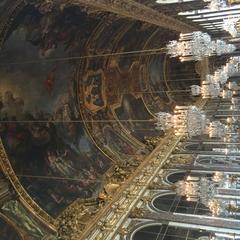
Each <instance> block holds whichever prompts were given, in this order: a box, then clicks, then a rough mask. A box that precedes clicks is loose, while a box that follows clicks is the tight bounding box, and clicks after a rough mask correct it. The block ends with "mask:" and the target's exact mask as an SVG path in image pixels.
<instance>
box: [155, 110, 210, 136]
mask: <svg viewBox="0 0 240 240" xmlns="http://www.w3.org/2000/svg"><path fill="white" fill-rule="evenodd" d="M156 117H157V119H158V122H157V123H156V129H158V130H163V131H165V130H168V129H170V128H173V129H174V133H175V135H176V136H180V135H185V136H188V137H193V136H198V135H202V134H204V133H205V132H206V126H207V124H208V120H207V118H206V115H205V114H204V113H203V112H202V111H201V110H199V109H198V108H197V107H196V106H176V107H175V110H174V114H173V115H172V114H170V113H164V112H160V113H157V114H156Z"/></svg>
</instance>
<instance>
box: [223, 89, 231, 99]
mask: <svg viewBox="0 0 240 240" xmlns="http://www.w3.org/2000/svg"><path fill="white" fill-rule="evenodd" d="M232 96H233V91H231V90H229V89H224V90H222V92H221V97H222V98H223V99H227V98H232Z"/></svg>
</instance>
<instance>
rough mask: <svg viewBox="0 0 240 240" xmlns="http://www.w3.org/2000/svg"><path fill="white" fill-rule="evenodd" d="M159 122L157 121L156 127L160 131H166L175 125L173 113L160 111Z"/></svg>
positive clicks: (157, 115)
mask: <svg viewBox="0 0 240 240" xmlns="http://www.w3.org/2000/svg"><path fill="white" fill-rule="evenodd" d="M156 117H157V119H158V122H157V123H155V125H156V129H157V130H160V131H166V130H168V129H170V128H173V127H174V122H173V115H172V114H170V113H166V112H159V113H157V114H156Z"/></svg>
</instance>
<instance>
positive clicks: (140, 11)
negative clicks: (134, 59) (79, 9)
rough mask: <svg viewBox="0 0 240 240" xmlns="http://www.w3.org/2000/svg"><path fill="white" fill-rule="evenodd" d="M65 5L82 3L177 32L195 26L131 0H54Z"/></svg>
mask: <svg viewBox="0 0 240 240" xmlns="http://www.w3.org/2000/svg"><path fill="white" fill-rule="evenodd" d="M55 1H56V4H57V2H58V3H60V4H65V5H68V4H69V5H70V4H71V5H83V6H89V7H93V8H95V9H96V8H97V9H99V10H102V11H106V12H111V13H114V14H117V15H120V16H123V17H128V18H131V19H134V20H138V21H143V22H147V23H150V24H153V25H156V26H159V27H163V28H166V29H169V30H173V31H177V32H192V31H194V30H196V28H195V27H193V26H191V25H189V24H186V23H184V22H182V21H180V20H177V19H174V18H173V17H170V16H167V15H165V14H163V13H161V12H158V11H156V10H154V9H152V8H150V7H147V6H145V5H143V4H140V3H137V2H135V1H133V0H61V1H59V0H55Z"/></svg>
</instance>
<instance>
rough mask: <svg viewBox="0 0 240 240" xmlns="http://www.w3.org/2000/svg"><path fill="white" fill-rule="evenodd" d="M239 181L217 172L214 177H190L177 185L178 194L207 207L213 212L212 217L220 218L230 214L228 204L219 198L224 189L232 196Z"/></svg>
mask: <svg viewBox="0 0 240 240" xmlns="http://www.w3.org/2000/svg"><path fill="white" fill-rule="evenodd" d="M237 181H238V178H237V179H233V178H231V177H229V175H225V174H224V173H221V172H216V173H215V174H214V175H213V176H212V177H210V178H209V177H196V176H188V177H187V178H186V180H181V181H178V182H177V183H175V186H176V194H177V195H179V196H185V197H186V199H187V201H193V202H197V201H200V202H201V203H202V204H204V205H205V206H207V207H208V208H209V210H210V211H211V212H212V215H214V216H219V215H220V214H222V213H223V214H228V213H227V211H226V209H227V206H228V203H227V202H226V201H225V200H224V197H223V198H220V199H219V198H218V196H219V194H221V193H222V189H224V191H225V193H224V192H223V193H222V194H223V195H224V194H226V195H228V194H230V193H231V191H232V190H234V189H236V186H237V185H236V183H234V182H237Z"/></svg>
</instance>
